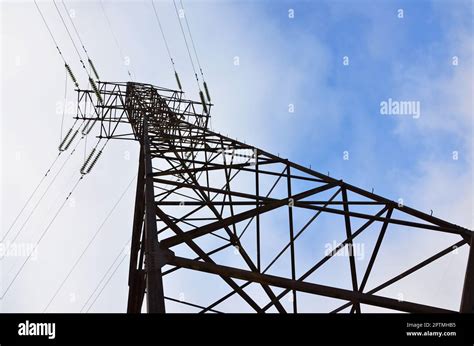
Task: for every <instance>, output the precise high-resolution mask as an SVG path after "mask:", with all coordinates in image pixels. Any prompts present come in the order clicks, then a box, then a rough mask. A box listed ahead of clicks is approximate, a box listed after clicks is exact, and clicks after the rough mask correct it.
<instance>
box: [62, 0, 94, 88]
mask: <svg viewBox="0 0 474 346" xmlns="http://www.w3.org/2000/svg"><path fill="white" fill-rule="evenodd" d="M61 3H62V4H63V7H64V9H65V10H66V12H67V13H68V14H69V9H68V8H67V6H66V3H65V2H64V0H61ZM68 17H69V21H70V22H71V24H72V27H73V29H74V31H75V33H76V35H77V38H78V39H79V42H80V43H81V46H82V49H83V50H84V53H86V57H87V61H88V62H89V66H90V68H91V71H92V72H94V75H95V77H96V78H97V79H98V80H100V78H99V74H98V73H97V70H96V68H95V66H94V63H93V62H92V59H91V58H90V56H89V53H88V52H87V49H86V47H85V45H84V42H83V41H82V39H81V35H79V30H77V27H76V25H75V24H74V21H73V20H72V18H71V16H70V15H68Z"/></svg>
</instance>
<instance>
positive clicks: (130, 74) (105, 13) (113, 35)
mask: <svg viewBox="0 0 474 346" xmlns="http://www.w3.org/2000/svg"><path fill="white" fill-rule="evenodd" d="M99 4H100V7H101V8H102V12H103V13H104V17H105V20H106V21H107V25H108V26H109V30H110V32H111V33H112V37H113V38H114V41H115V45H116V46H117V48H118V50H119V54H120V61H122V59H123V58H124V55H123V52H122V48H120V44H119V42H118V39H117V36H115V33H114V30H113V29H112V24H111V23H110V20H109V16H108V15H107V12H106V11H105V7H104V4H103V2H102V0H100V2H99ZM127 73H128V76H129V77H130V79H131V80H132V81H133V77H132V73H131V72H130V69H128V68H127Z"/></svg>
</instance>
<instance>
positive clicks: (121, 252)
mask: <svg viewBox="0 0 474 346" xmlns="http://www.w3.org/2000/svg"><path fill="white" fill-rule="evenodd" d="M131 240H132V238H131V237H130V239H129V240H128V241H127V243H126V244H125V246H124V247H123V248H121V250H120V252H119V253H118V254H117V256H116V257H115V259H114V261H113V262H112V264H111V265H110V267H109V268H108V269H107V271H106V272H105V273H104V275H103V276H102V278H101V279H100V281H99V283H98V284H97V286H96V287H95V288H94V290H93V291H92V293H91V294H90V295H89V298H87V300H86V302H85V303H84V305H83V306H82V308H81V311H80V312H82V311H84V309H85V307H86V306H87V304H88V303H89V301H90V300H91V298H92V297H93V296H94V294H95V293H96V292H97V290H98V289H99V287H100V285H101V284H102V282H103V281H104V279H105V277H106V276H107V274H108V273H109V272H110V271H111V270H112V268H113V266H114V265H115V263H117V260H118V259H119V258H120V255H121V254H123V252H124V251H125V249H126V248H127V247H128V246H129V243H130V241H131ZM126 257H127V255H124V257H123V258H122V260H121V261H120V262H119V266H120V264H121V263H122V262H123V260H124V259H125V258H126ZM117 268H118V266H117ZM115 270H117V269H115ZM114 273H115V271H114ZM112 275H113V273H112ZM109 280H110V279H109ZM107 282H108V281H107ZM107 282H106V283H105V285H107ZM101 293H102V290H101V292H99V295H100V294H101ZM96 300H97V297H96V299H94V302H95V301H96ZM94 302H92V305H93V304H94ZM92 305H90V306H89V308H88V309H87V311H89V310H90V308H91V306H92Z"/></svg>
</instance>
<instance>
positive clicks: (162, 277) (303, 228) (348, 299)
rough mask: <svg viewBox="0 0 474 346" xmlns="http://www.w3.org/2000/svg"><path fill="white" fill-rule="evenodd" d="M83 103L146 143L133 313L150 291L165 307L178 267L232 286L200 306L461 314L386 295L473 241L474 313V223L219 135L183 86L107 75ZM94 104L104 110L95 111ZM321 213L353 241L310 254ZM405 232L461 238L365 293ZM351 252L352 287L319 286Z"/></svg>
mask: <svg viewBox="0 0 474 346" xmlns="http://www.w3.org/2000/svg"><path fill="white" fill-rule="evenodd" d="M78 101H79V102H78V104H79V107H78V113H77V118H78V119H82V120H84V121H93V122H94V123H95V122H99V123H100V134H99V137H100V138H106V139H132V140H135V141H136V142H138V143H139V145H140V155H139V162H138V179H137V186H136V195H135V207H134V218H133V229H132V242H131V252H130V268H129V279H128V286H129V293H128V308H127V311H128V312H130V313H140V312H141V311H142V309H143V304H144V301H145V300H146V310H147V311H148V312H151V313H164V312H166V308H165V306H166V300H167V296H168V295H169V294H168V293H169V292H167V286H166V277H167V276H169V275H173V274H175V273H177V272H178V271H186V272H199V273H207V274H203V275H213V276H215V277H218V278H221V279H222V281H223V282H224V283H225V284H226V285H227V286H228V287H229V288H230V290H229V293H228V294H227V295H224V296H220V297H215V300H213V301H212V302H211V303H209V301H208V302H206V303H205V304H203V303H199V302H187V304H188V305H191V306H193V307H194V308H197V309H198V311H201V312H212V311H219V304H221V303H223V302H225V301H226V300H227V299H229V298H230V297H240V298H241V299H242V300H243V302H245V304H247V305H248V306H249V307H250V308H251V309H252V310H253V311H255V312H258V313H264V312H272V311H276V312H280V313H286V312H290V313H293V312H294V313H296V312H298V309H299V307H300V305H299V300H300V298H301V295H308V294H310V295H316V296H322V297H329V298H336V299H338V300H340V306H339V307H338V308H336V309H334V310H333V312H338V311H344V310H345V309H346V310H345V311H350V312H363V308H361V305H362V304H363V305H371V306H376V307H382V308H387V309H393V310H396V311H405V312H418V313H432V312H452V311H450V310H447V309H444V308H440V307H436V306H430V305H425V304H421V303H417V302H411V301H404V300H403V299H393V298H389V297H385V296H383V295H380V294H378V292H379V291H381V290H383V289H384V288H386V287H388V286H390V285H393V284H395V283H397V282H399V281H400V280H402V279H403V278H405V277H407V276H409V275H411V274H413V273H414V272H417V271H418V270H420V269H422V268H424V267H426V266H427V265H429V264H431V263H432V262H434V261H436V260H438V259H439V258H441V257H443V256H445V255H447V254H449V253H451V252H453V251H456V250H457V249H458V248H460V247H462V246H464V245H467V246H468V247H469V256H468V259H467V263H466V275H465V280H464V289H463V293H462V297H460V309H459V311H461V312H473V311H474V286H473V285H474V277H473V276H474V263H473V262H474V254H473V251H472V248H473V232H472V231H471V230H469V229H466V228H463V227H461V226H458V225H455V224H452V223H449V222H446V221H444V220H441V219H439V218H436V217H434V216H432V215H429V214H426V213H423V212H420V211H418V210H415V209H412V208H410V207H407V206H405V205H402V204H401V203H399V202H395V201H392V200H389V199H386V198H383V197H381V196H379V195H376V194H374V193H373V192H369V191H366V190H364V189H361V188H358V187H356V186H353V185H350V184H348V183H346V182H344V181H343V180H338V179H335V178H333V177H330V176H329V175H326V174H322V173H319V172H317V171H315V170H312V169H310V168H307V167H304V166H302V165H299V164H297V163H294V162H292V161H289V160H287V159H284V158H280V157H279V156H278V155H273V154H271V153H269V152H266V151H264V150H261V149H259V148H256V147H254V146H251V145H248V144H245V143H243V142H240V141H237V140H235V139H232V138H229V137H227V136H223V135H221V134H219V133H216V132H213V131H211V130H210V129H209V128H208V122H209V119H210V116H209V112H210V109H211V107H212V105H211V104H207V105H204V104H202V100H201V102H196V101H192V100H187V99H185V98H184V97H183V93H182V92H181V91H176V90H171V89H166V88H160V87H156V86H153V85H150V84H142V83H135V82H127V83H109V82H98V90H82V89H79V90H78ZM90 102H92V103H94V105H95V107H93V108H90V107H89V108H88V107H87V104H88V103H90ZM308 216H309V217H308ZM323 217H324V218H326V220H334V222H335V223H334V224H332V225H338V224H339V225H340V228H341V229H340V231H341V232H342V234H343V235H344V238H345V239H344V240H342V241H341V242H340V243H338V244H337V245H336V246H334V247H333V248H332V249H330V251H327V252H326V253H322V252H321V254H322V256H320V259H319V260H318V261H315V262H314V263H311V264H310V265H308V264H307V263H302V261H301V260H299V259H300V257H299V252H301V251H303V250H304V248H306V249H307V248H308V245H311V246H312V247H311V248H313V249H315V248H317V249H321V248H322V245H320V246H319V247H318V246H317V244H316V245H315V244H311V243H309V241H310V240H311V239H312V238H304V237H305V236H306V234H307V233H311V232H315V231H318V232H322V231H323V230H322V229H317V230H315V229H314V227H313V226H314V225H317V221H318V220H319V219H320V218H323ZM325 225H328V223H327V222H325ZM334 227H336V226H334ZM400 229H405V230H409V231H415V230H424V231H427V232H434V233H436V234H450V235H452V236H453V237H455V238H456V241H455V242H454V243H453V244H452V245H450V246H448V247H446V248H445V249H444V250H442V251H439V252H436V253H435V254H433V255H432V256H431V257H429V258H426V259H425V260H424V261H422V262H420V263H417V264H415V265H414V266H413V267H411V268H409V269H407V270H405V271H402V272H401V273H400V274H399V275H397V276H395V277H393V278H391V279H389V280H386V281H384V282H381V283H379V284H378V285H377V286H375V287H373V288H371V289H369V290H367V289H366V288H367V283H368V281H369V278H370V277H371V273H372V269H373V267H374V265H376V263H377V261H379V260H380V256H381V255H380V251H379V250H380V249H381V247H382V246H383V243H384V239H385V235H386V234H388V233H390V232H398V231H399V230H400ZM326 231H328V232H329V231H331V230H326ZM369 231H370V232H377V233H376V234H377V236H376V242H375V245H374V248H373V250H372V252H371V254H370V259H369V261H368V264H367V266H366V268H365V270H361V268H357V261H356V254H355V253H354V241H355V240H357V239H356V238H357V237H359V236H360V234H363V233H364V232H369ZM275 234H278V235H279V236H280V237H284V239H285V241H284V244H285V245H284V246H281V247H278V248H277V246H275V245H274V242H272V241H270V240H269V237H270V238H271V236H272V235H275ZM300 241H303V242H304V243H305V244H301V243H299V242H300ZM302 245H307V246H306V247H304V246H302ZM347 249H348V250H349V251H348V256H347V266H348V267H349V273H350V274H349V275H350V278H349V279H350V288H341V287H338V286H337V285H323V284H319V283H315V282H314V280H313V279H312V278H313V274H314V273H316V272H317V271H318V269H320V268H321V267H323V266H324V265H326V264H327V263H328V262H329V261H331V259H332V258H333V257H334V256H336V255H337V254H338V253H339V252H340V251H344V250H347ZM318 251H319V250H317V251H316V250H315V252H317V253H319V252H318ZM334 275H335V276H337V275H338V274H337V273H335V274H334ZM205 277H206V276H205ZM204 280H205V279H204ZM198 284H199V285H203V284H204V285H205V281H203V282H199V283H198V282H196V285H198ZM251 286H252V287H254V288H255V287H256V288H257V289H258V292H260V293H258V294H256V293H255V292H256V290H255V289H253V290H250V289H249V288H250V287H251ZM193 289H194V288H193V287H190V290H191V291H192V290H193ZM213 290H214V287H213V285H209V286H208V287H207V288H206V293H207V295H208V296H209V297H212V295H213ZM145 297H146V299H145ZM283 297H286V298H290V299H285V300H284V299H283ZM170 299H171V298H170ZM209 299H212V298H209ZM288 302H290V303H289V304H288Z"/></svg>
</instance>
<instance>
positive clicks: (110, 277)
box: [87, 255, 127, 312]
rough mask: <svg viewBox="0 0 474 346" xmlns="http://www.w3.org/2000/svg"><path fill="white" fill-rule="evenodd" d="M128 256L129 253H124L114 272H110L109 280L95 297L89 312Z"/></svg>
mask: <svg viewBox="0 0 474 346" xmlns="http://www.w3.org/2000/svg"><path fill="white" fill-rule="evenodd" d="M125 258H127V255H123V257H122V259H121V260H120V262H119V264H118V265H117V267H115V269H114V271H113V272H112V274H110V276H109V278H108V279H107V281H106V282H105V284H104V286H102V289H101V290H100V292H99V294H98V295H97V296H96V297H95V298H94V301H93V302H92V304H91V305H89V308H88V309H87V312H89V310H90V309H91V308H92V307H93V306H94V304H95V302H96V301H97V299H99V297H100V295H101V294H102V292H103V291H104V289H105V288H106V287H107V285H108V284H109V282H110V280H111V279H112V278H113V277H114V275H115V273H116V272H117V269H119V268H120V265H121V264H122V263H123V261H124V259H125Z"/></svg>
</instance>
